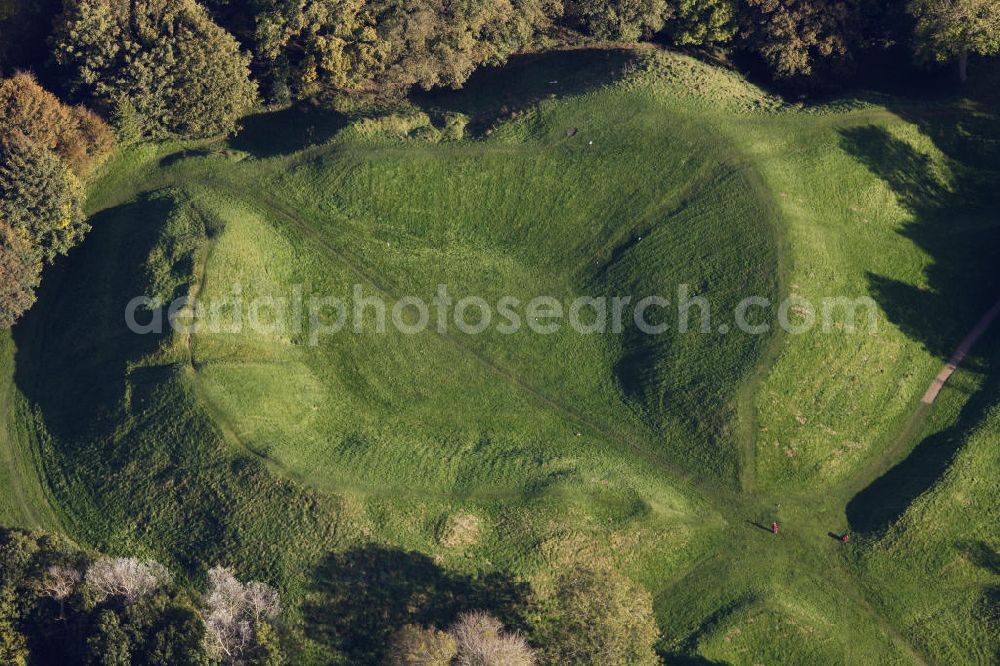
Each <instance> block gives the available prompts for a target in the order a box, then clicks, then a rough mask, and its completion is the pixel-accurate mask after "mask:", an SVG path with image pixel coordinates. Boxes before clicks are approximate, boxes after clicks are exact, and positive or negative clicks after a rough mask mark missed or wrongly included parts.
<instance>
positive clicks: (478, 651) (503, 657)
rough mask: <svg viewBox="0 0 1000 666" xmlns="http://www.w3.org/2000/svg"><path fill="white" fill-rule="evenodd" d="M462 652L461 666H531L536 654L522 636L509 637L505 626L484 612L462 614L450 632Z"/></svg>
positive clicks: (459, 654)
mask: <svg viewBox="0 0 1000 666" xmlns="http://www.w3.org/2000/svg"><path fill="white" fill-rule="evenodd" d="M448 633H449V634H451V636H452V638H454V639H455V645H456V647H457V648H458V657H457V660H456V663H458V664H460V665H461V666H531V665H532V664H534V663H535V654H534V652H533V651H532V650H531V648H530V647H529V646H528V642H527V641H526V640H525V639H524V637H523V636H522V635H521V634H518V633H516V632H515V633H505V632H504V631H503V625H502V624H501V623H500V621H499V620H497V619H496V618H495V617H493V616H492V615H490V614H489V613H486V612H484V611H471V612H468V613H462V614H461V615H459V616H458V620H457V621H456V622H455V624H454V625H452V627H451V629H449V630H448Z"/></svg>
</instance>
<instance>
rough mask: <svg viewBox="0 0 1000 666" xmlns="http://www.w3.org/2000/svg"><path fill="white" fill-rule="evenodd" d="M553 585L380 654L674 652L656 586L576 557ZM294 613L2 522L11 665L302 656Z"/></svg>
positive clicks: (603, 656)
mask: <svg viewBox="0 0 1000 666" xmlns="http://www.w3.org/2000/svg"><path fill="white" fill-rule="evenodd" d="M199 588H200V589H199ZM547 588H550V589H546V591H544V592H537V591H536V592H535V593H533V595H532V596H531V598H528V599H526V600H524V601H522V602H521V605H522V606H523V607H519V608H517V609H516V610H517V612H518V613H520V614H521V615H523V616H524V617H527V618H529V619H528V620H527V621H526V622H522V623H521V626H519V627H517V628H510V627H506V626H504V624H503V623H502V622H501V620H499V619H497V618H496V617H495V616H494V615H492V614H491V613H490V611H489V610H488V609H480V608H475V606H474V602H472V601H471V600H470V602H469V603H470V604H472V607H469V608H466V609H464V610H461V611H459V612H457V613H456V615H455V616H454V618H452V620H451V621H450V624H448V625H447V626H444V627H434V626H424V625H419V624H403V625H402V626H400V627H397V628H396V630H395V631H394V632H393V633H392V634H391V635H389V639H388V641H386V642H385V643H384V644H380V645H378V646H377V649H376V650H375V652H372V653H370V654H368V655H366V663H367V662H369V661H371V662H374V663H379V662H381V663H384V664H386V665H387V666H417V665H421V666H450V665H452V664H476V665H477V666H530V665H532V664H552V665H561V664H570V663H572V664H608V665H609V666H610V665H616V664H621V665H625V664H628V665H629V666H643V665H649V666H652V665H654V664H658V663H660V658H659V656H658V655H657V653H656V651H655V646H656V643H657V642H658V640H659V631H658V629H657V626H656V622H655V620H654V617H653V609H652V598H651V597H650V595H649V593H648V592H646V591H645V590H643V589H642V588H640V587H638V586H637V585H635V584H634V583H632V582H631V581H629V580H628V579H626V578H624V577H623V576H622V575H621V574H619V573H617V572H615V571H613V570H611V569H610V568H608V567H600V566H598V567H583V566H576V567H573V568H571V569H569V570H568V571H564V572H563V573H562V574H561V575H559V576H558V577H557V578H556V579H555V580H554V581H553V582H552V583H551V584H550V585H548V586H547ZM430 594H433V593H430ZM350 601H355V602H356V601H357V600H350ZM444 601H447V602H448V603H450V602H453V601H455V599H452V598H450V597H449V598H448V599H445V600H444ZM459 601H461V600H459ZM337 611H338V609H337V608H330V609H327V610H326V612H327V613H328V614H330V615H334V616H335V615H337ZM372 612H373V613H376V614H377V613H378V611H377V610H375V609H373V610H372ZM287 616H288V614H287V613H286V612H285V609H283V607H282V604H281V600H280V597H279V594H278V592H277V590H275V589H274V588H272V587H271V586H269V585H267V584H265V583H261V582H247V583H243V582H241V581H240V580H238V579H237V578H236V576H234V575H233V573H232V572H231V571H229V570H228V569H226V568H223V567H219V566H217V567H215V568H213V569H211V570H209V571H208V574H207V577H206V580H205V581H204V583H203V584H202V585H200V586H197V587H196V586H193V585H191V584H183V583H179V582H178V581H176V580H174V578H173V577H172V576H171V573H170V572H169V571H168V570H167V569H166V568H165V567H164V566H163V565H161V564H159V563H157V562H155V561H153V560H141V559H137V558H133V557H108V556H105V555H101V554H97V553H91V552H87V551H85V550H83V549H81V548H79V547H77V546H76V545H75V544H73V543H72V542H70V541H68V540H67V539H65V538H63V537H59V536H55V535H50V534H46V533H41V532H32V531H26V530H19V529H4V528H0V663H2V664H7V665H10V666H27V665H29V664H30V665H45V666H47V665H50V664H51V665H56V664H58V665H59V666H63V665H68V664H85V665H87V666H177V665H179V664H184V665H185V666H210V665H216V664H226V665H230V666H237V665H242V666H278V665H279V664H287V663H294V662H295V660H296V659H295V654H297V653H296V648H295V647H294V646H295V645H296V644H298V642H299V640H300V637H299V636H297V634H296V630H295V628H294V627H290V626H288V623H287V622H286V618H287ZM357 621H358V622H359V623H360V625H361V626H358V627H350V626H348V627H340V631H342V632H346V633H349V634H352V635H353V634H356V633H357V632H358V631H365V629H366V628H368V627H369V625H370V624H371V618H365V617H361V618H357ZM290 646H291V647H290Z"/></svg>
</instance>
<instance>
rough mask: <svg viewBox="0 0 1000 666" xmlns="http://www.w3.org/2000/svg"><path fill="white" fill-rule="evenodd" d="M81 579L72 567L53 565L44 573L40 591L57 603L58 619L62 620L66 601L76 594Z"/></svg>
mask: <svg viewBox="0 0 1000 666" xmlns="http://www.w3.org/2000/svg"><path fill="white" fill-rule="evenodd" d="M81 578H82V576H81V575H80V572H79V571H77V570H76V569H74V568H73V567H64V566H61V565H58V564H53V565H52V566H50V567H49V568H48V570H47V571H46V575H45V578H43V579H42V582H41V585H40V589H41V592H42V594H44V595H45V596H47V597H50V598H52V599H54V600H56V601H58V602H59V618H60V619H63V618H64V617H65V614H66V609H65V606H66V599H68V598H69V597H70V595H72V594H73V593H74V592H76V588H77V586H78V585H79V584H80V579H81Z"/></svg>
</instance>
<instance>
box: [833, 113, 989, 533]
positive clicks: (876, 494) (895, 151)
mask: <svg viewBox="0 0 1000 666" xmlns="http://www.w3.org/2000/svg"><path fill="white" fill-rule="evenodd" d="M890 108H891V110H892V111H894V112H895V113H897V114H898V115H900V116H901V117H902V118H904V119H905V120H907V121H908V122H910V123H913V124H914V125H916V126H917V127H918V129H919V130H920V132H921V133H922V134H923V135H924V136H926V137H928V138H929V139H930V140H931V141H932V142H933V144H934V146H935V147H936V148H937V149H938V150H940V151H941V153H943V155H944V156H945V158H946V162H947V166H946V171H945V172H941V167H940V166H939V165H938V164H935V162H934V161H933V160H932V159H931V158H930V157H929V156H928V155H927V154H924V153H923V152H921V151H919V150H917V149H915V148H914V147H913V146H911V145H910V144H909V143H906V142H904V141H902V140H900V139H898V138H896V137H895V136H893V135H892V134H890V133H889V132H888V131H887V130H885V129H884V128H882V127H877V126H867V127H856V128H849V129H845V130H842V131H841V143H842V146H843V148H844V150H846V151H847V152H848V153H850V154H851V155H854V156H855V157H856V158H857V159H858V160H859V161H861V162H862V163H863V164H864V165H865V166H866V167H867V168H868V169H869V170H870V171H871V172H872V173H874V174H875V175H877V176H878V177H879V178H881V179H882V180H883V181H884V182H885V183H886V184H887V185H888V186H889V187H890V188H891V189H892V191H893V193H894V194H895V196H896V198H897V201H898V202H899V203H900V205H902V206H903V207H904V208H906V210H907V211H909V213H910V220H909V221H908V222H907V223H906V224H904V225H903V227H902V228H901V229H900V230H899V233H900V234H901V235H902V236H904V237H906V238H908V239H910V240H912V241H913V242H914V243H915V244H916V245H917V246H918V247H919V248H920V249H921V250H923V251H924V252H925V253H926V254H927V256H928V257H929V259H930V264H929V265H928V267H927V268H926V270H925V284H926V286H923V285H921V286H918V285H914V284H908V283H905V282H901V281H899V280H896V279H893V278H890V277H887V276H884V275H877V274H871V275H869V285H870V291H871V294H872V297H873V298H874V299H875V300H876V301H877V302H878V303H879V305H880V306H881V307H882V309H883V310H884V311H885V313H886V315H887V316H888V318H889V320H890V321H891V322H892V323H893V324H895V325H896V326H898V327H899V328H900V329H901V330H902V331H903V332H904V333H905V334H906V335H907V336H908V337H910V338H911V339H913V340H915V341H918V342H919V343H921V344H922V345H923V346H924V347H925V348H926V349H927V350H928V351H929V352H930V353H931V354H933V355H935V356H937V357H938V358H939V359H941V360H942V361H944V360H946V359H948V358H949V357H950V356H951V354H952V353H953V352H954V351H955V349H956V347H957V346H958V345H959V343H960V342H961V341H962V339H963V338H964V337H965V336H966V335H967V334H968V332H969V331H970V330H971V329H972V328H973V326H974V325H975V324H976V323H977V322H978V321H979V319H980V318H981V317H982V316H983V315H984V314H985V313H986V311H987V310H988V309H989V308H990V307H991V306H992V305H993V303H995V302H996V300H997V299H998V298H1000V215H998V214H997V211H998V210H1000V116H998V115H997V113H996V110H997V108H998V107H997V106H996V105H995V104H993V103H991V102H988V103H984V100H983V99H978V100H977V99H965V100H957V99H953V100H950V101H948V102H947V103H923V104H916V103H908V102H905V101H898V102H896V103H895V104H894V105H893V104H890ZM997 328H1000V326H998V325H996V324H995V325H994V330H992V331H990V333H989V334H988V335H987V337H986V338H984V339H982V340H980V341H979V342H978V344H977V346H976V347H975V348H974V349H973V351H972V354H970V355H969V356H968V357H967V358H966V360H965V361H964V362H963V366H964V367H969V368H974V369H977V370H980V371H984V370H985V369H987V368H988V367H990V365H991V364H990V355H991V352H990V351H987V350H988V349H989V348H990V347H992V345H991V344H990V343H991V341H992V340H994V339H996V337H997V330H996V329H997ZM997 388H998V386H997V381H996V380H995V379H991V380H989V381H988V382H987V383H986V385H985V386H984V387H983V389H981V390H980V391H979V393H978V395H977V396H976V397H974V398H973V399H972V400H970V401H969V402H968V404H966V406H965V408H964V409H963V412H962V414H961V416H960V418H959V420H958V422H957V423H956V425H955V426H954V427H952V428H949V429H947V430H945V431H943V432H940V433H937V434H935V435H932V436H930V437H928V438H926V439H924V440H923V441H922V442H920V443H919V444H918V445H917V446H916V448H915V449H914V450H913V451H912V452H911V453H910V455H909V456H908V457H907V459H905V460H904V461H902V462H901V463H899V464H898V465H897V466H896V467H894V468H893V469H891V470H890V471H889V472H887V473H886V474H885V475H883V476H882V477H881V478H879V479H877V480H876V481H874V482H873V483H872V484H871V485H870V486H869V487H867V488H865V489H864V490H863V491H861V492H860V493H858V495H856V496H855V497H854V498H853V499H852V500H851V502H850V503H849V504H848V507H847V518H848V521H849V524H850V526H851V529H853V530H857V531H861V532H878V531H882V530H884V529H886V528H887V527H888V526H889V525H890V524H892V522H894V521H895V520H896V519H897V518H899V516H900V515H901V514H902V512H903V511H904V510H905V509H906V507H907V506H909V504H910V503H911V502H912V501H913V500H914V499H915V498H916V497H918V496H919V495H920V494H922V493H923V492H925V491H926V490H927V489H929V488H930V487H931V486H932V485H933V484H934V483H935V482H936V481H937V480H938V479H939V478H940V477H941V475H942V474H943V473H944V472H945V470H946V469H947V467H948V465H949V464H950V462H951V460H952V458H953V456H954V454H955V452H956V451H957V449H958V447H959V446H960V445H961V442H962V441H963V434H964V433H965V432H967V429H968V428H969V427H970V426H971V425H974V424H975V423H977V422H978V421H979V420H980V419H981V418H982V416H983V414H984V410H985V409H986V408H988V406H989V397H990V396H993V395H996V391H997Z"/></svg>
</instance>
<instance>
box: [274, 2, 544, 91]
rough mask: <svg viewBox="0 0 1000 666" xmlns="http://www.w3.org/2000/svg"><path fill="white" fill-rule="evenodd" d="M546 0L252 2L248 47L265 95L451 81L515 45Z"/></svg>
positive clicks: (527, 37) (538, 25)
mask: <svg viewBox="0 0 1000 666" xmlns="http://www.w3.org/2000/svg"><path fill="white" fill-rule="evenodd" d="M560 8H561V5H560V4H559V3H558V2H555V1H554V0H488V1H485V2H483V1H481V0H453V1H449V2H446V1H445V0H367V1H365V0H346V1H344V2H323V1H321V0H304V1H301V2H284V1H283V0H260V1H259V2H258V5H257V12H256V17H255V19H256V33H255V41H256V45H255V48H254V51H255V55H256V58H257V60H258V62H260V63H261V67H260V68H259V69H260V70H261V71H262V73H263V77H264V79H265V84H264V88H265V90H266V91H267V96H268V98H269V99H270V100H271V101H283V100H284V99H285V98H287V97H288V96H289V95H293V94H294V96H295V97H299V98H301V97H307V96H309V95H312V94H314V93H316V92H319V91H320V90H323V89H329V88H334V89H345V88H348V89H349V88H365V87H369V86H372V85H379V86H382V87H388V88H392V89H396V90H403V89H406V88H408V87H410V86H414V85H419V86H421V87H423V88H430V87H432V86H453V87H458V86H460V85H461V84H462V83H463V82H464V81H465V80H466V78H468V76H469V74H471V73H472V71H473V70H474V69H475V68H476V67H479V66H480V65H482V64H486V63H489V64H499V63H501V62H503V61H504V59H506V57H507V56H508V55H509V54H510V53H513V52H515V51H517V50H520V49H523V48H524V47H525V46H527V45H528V44H529V43H530V42H531V41H532V40H533V38H534V37H535V35H536V34H537V33H538V32H539V30H541V29H542V28H543V27H544V26H546V25H547V24H548V23H549V22H550V17H551V16H552V15H554V14H557V13H558V12H559V11H560Z"/></svg>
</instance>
